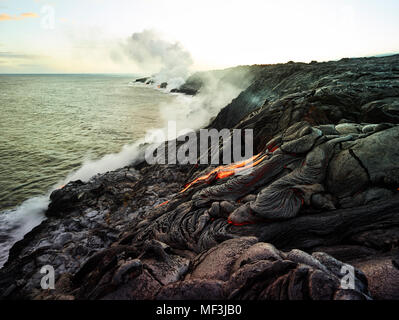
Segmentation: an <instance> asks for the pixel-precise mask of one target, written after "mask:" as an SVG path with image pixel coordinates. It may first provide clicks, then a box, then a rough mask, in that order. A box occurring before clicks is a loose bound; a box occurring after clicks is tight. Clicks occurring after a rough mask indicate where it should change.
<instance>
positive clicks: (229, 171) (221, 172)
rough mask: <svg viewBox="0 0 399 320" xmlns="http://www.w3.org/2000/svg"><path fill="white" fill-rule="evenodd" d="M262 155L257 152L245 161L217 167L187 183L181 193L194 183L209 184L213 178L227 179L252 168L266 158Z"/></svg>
mask: <svg viewBox="0 0 399 320" xmlns="http://www.w3.org/2000/svg"><path fill="white" fill-rule="evenodd" d="M260 155H261V154H257V155H256V156H253V157H252V158H250V159H247V160H244V161H240V162H237V163H233V164H230V165H227V166H220V167H217V168H216V169H214V170H212V171H211V172H209V173H208V174H206V175H204V176H201V177H199V178H197V179H195V180H193V181H191V182H190V183H188V184H186V185H185V187H184V189H183V190H182V191H180V193H183V192H186V191H187V190H188V189H190V188H191V187H192V186H193V185H195V184H197V183H201V182H204V183H208V184H209V183H210V182H212V181H213V180H219V179H225V178H228V177H231V176H233V175H235V174H236V173H237V172H239V171H243V170H246V169H249V168H252V167H254V166H256V165H257V164H258V163H259V162H261V161H262V160H263V159H264V158H265V156H263V157H261V158H259V157H260ZM258 158H259V159H258ZM256 159H258V160H256ZM255 160H256V161H255Z"/></svg>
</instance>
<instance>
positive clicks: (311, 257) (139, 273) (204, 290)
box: [0, 55, 399, 300]
mask: <svg viewBox="0 0 399 320" xmlns="http://www.w3.org/2000/svg"><path fill="white" fill-rule="evenodd" d="M398 62H399V56H397V55H396V56H389V57H382V58H361V59H343V60H340V61H337V62H326V63H320V64H319V63H311V64H301V63H288V64H284V65H283V64H280V65H271V66H256V67H252V68H253V70H255V71H250V72H252V75H251V77H250V81H249V84H248V87H247V88H246V89H245V90H243V91H242V93H241V94H239V95H238V97H237V98H235V99H233V101H232V102H231V103H230V104H228V105H227V106H226V107H225V108H223V109H222V110H221V111H220V112H219V113H218V115H217V116H216V117H215V119H213V120H212V121H211V123H210V124H209V125H208V126H207V127H208V128H216V129H221V128H228V129H232V128H253V129H254V131H255V145H254V148H255V153H259V152H260V153H262V152H263V154H264V155H265V156H266V157H267V161H275V164H274V166H276V167H278V168H281V171H279V172H277V173H276V174H275V175H271V176H268V175H267V174H265V173H263V174H262V179H266V177H268V178H267V179H269V180H268V181H266V180H261V182H257V185H256V188H255V187H254V188H253V189H251V190H248V191H245V193H244V192H242V191H240V192H241V194H240V197H239V199H242V198H244V197H248V198H247V199H246V200H245V201H244V202H237V201H236V200H238V198H237V199H235V200H234V201H232V200H231V199H232V197H231V195H228V194H226V193H222V195H218V196H217V197H216V196H215V195H213V192H215V191H214V190H213V189H211V188H206V186H204V185H198V186H196V188H194V189H193V190H189V191H188V192H187V193H185V194H183V195H179V193H180V192H181V190H182V187H183V186H184V185H185V184H187V182H189V181H192V180H193V179H194V178H196V177H198V176H201V174H203V173H204V172H206V170H209V168H204V167H198V168H195V167H193V166H190V165H185V166H179V165H177V166H176V165H154V166H149V165H147V164H146V163H145V162H140V163H136V164H134V165H127V166H125V167H124V168H121V169H117V170H115V171H111V172H107V173H104V174H101V175H97V176H95V177H94V178H92V179H91V180H89V181H88V182H82V181H74V182H70V183H68V184H67V185H66V186H65V187H63V188H62V189H59V190H55V191H54V192H53V193H52V195H51V197H50V199H51V203H50V206H49V208H48V210H47V211H46V216H47V219H46V220H45V221H44V222H42V223H41V224H40V225H38V226H37V227H35V228H34V229H33V230H32V231H30V232H29V233H27V234H26V235H25V236H24V239H23V240H21V241H19V242H17V243H16V244H15V245H14V246H13V247H12V248H11V250H10V256H9V259H8V261H7V263H6V264H5V266H4V267H3V268H2V269H1V270H0V284H1V288H2V289H1V290H0V296H1V297H2V298H3V299H10V298H13V299H15V298H25V299H26V298H29V299H44V298H46V299H47V298H51V299H100V298H105V299H120V298H122V299H124V298H126V299H155V298H158V299H162V298H163V299H170V298H173V299H179V298H188V299H201V298H207V299H220V298H222V299H227V298H228V299H233V298H238V299H246V298H249V297H256V298H259V299H262V298H268V297H269V298H270V297H274V298H300V297H305V296H306V297H308V298H311V299H315V300H319V299H322V298H328V299H369V298H384V299H390V298H399V292H398V291H397V290H395V286H396V284H397V283H398V280H399V270H398V269H397V267H395V263H394V261H396V260H395V259H396V256H397V252H396V249H395V243H397V241H398V240H399V232H398V230H397V228H396V227H395V226H396V225H397V224H398V223H399V220H398V219H399V216H397V214H395V208H396V207H397V205H398V193H397V189H396V188H397V187H398V186H399V184H396V183H398V181H399V180H398V179H399V171H397V165H396V166H395V163H399V162H396V160H398V159H397V157H398V154H397V152H396V151H395V150H394V147H392V144H393V142H395V141H398V140H396V139H397V137H398V132H399V130H398V129H399V127H398V124H399V115H398V114H397V112H398V111H397V106H398V104H397V103H398V100H397V99H398V98H397V97H399V69H398V68H397V65H398ZM232 69H234V68H232ZM233 74H234V72H233ZM238 74H240V72H238ZM229 76H231V73H229V71H227V75H225V76H222V77H220V80H219V81H222V82H223V79H224V77H229ZM241 79H242V78H240V77H239V76H237V80H235V81H241ZM233 82H234V81H233ZM370 124H372V125H371V126H370ZM299 129H301V130H302V129H303V130H302V131H303V135H302V136H301V135H300V134H299V133H298V132H299V131H301V130H299ZM319 131H320V132H321V136H322V137H324V138H323V139H324V140H323V139H321V140H317V139H319V136H320V134H319V135H317V139H316V138H313V133H314V132H319ZM348 135H350V136H351V140H345V139H346V138H347V136H348ZM305 137H306V139H305ZM344 138H345V139H344ZM334 139H340V140H339V141H337V142H336V144H337V145H338V146H339V149H331V150H330V149H328V150H329V151H328V152H331V154H329V157H328V166H327V169H326V170H327V171H326V172H325V175H324V176H323V177H322V178H323V179H322V178H319V177H317V179H319V180H317V179H316V178H315V181H314V182H312V183H308V184H309V186H310V185H311V186H313V185H315V184H319V185H322V186H323V192H314V191H312V192H313V193H312V192H311V193H309V192H310V191H309V190H310V189H312V188H314V187H312V188H310V187H308V188H303V190H302V189H301V192H302V193H303V196H302V197H303V201H304V202H305V205H303V204H302V206H301V208H300V211H298V212H295V214H297V216H296V215H295V216H292V215H291V216H289V217H288V218H289V219H282V218H281V217H278V216H277V215H278V214H277V213H278V210H276V208H274V209H273V210H274V211H273V214H274V215H275V216H273V215H272V216H266V215H265V216H262V214H264V212H266V211H267V210H266V209H264V208H262V209H258V210H259V212H261V213H262V214H260V215H259V216H258V217H257V219H255V220H254V221H250V222H251V224H250V225H244V226H242V225H239V224H240V223H241V220H240V219H244V218H246V217H247V216H246V215H247V212H246V211H245V210H247V208H248V207H249V206H251V208H252V210H256V209H257V206H260V205H259V204H258V203H256V202H254V197H255V198H259V197H260V195H261V194H262V193H261V192H263V191H261V190H260V189H262V188H263V187H267V186H268V185H270V183H271V182H276V183H278V180H279V179H284V177H286V176H288V175H289V174H292V173H295V172H298V170H299V168H300V163H301V162H302V161H304V160H306V159H307V156H308V155H311V154H312V152H313V151H314V148H315V145H317V144H319V145H320V146H324V145H326V146H327V145H328V144H327V142H328V141H332V140H334ZM316 141H318V142H317V143H316ZM272 142H273V144H276V145H277V146H278V150H277V151H273V152H272V150H271V149H273V148H274V147H275V145H273V146H272V147H271V144H272ZM390 145H391V146H390ZM269 147H270V148H269ZM268 148H269V149H268ZM337 148H338V147H337ZM323 150H324V149H323ZM326 150H327V149H325V150H324V152H327V151H326ZM378 153H379V154H381V153H383V154H384V155H385V158H384V159H381V160H379V161H377V160H376V154H377V155H378ZM377 158H378V157H377ZM273 159H274V160H273ZM320 161H321V160H320ZM323 161H324V160H323ZM273 163H274V162H273ZM262 165H265V166H267V165H268V163H262ZM285 166H286V167H287V168H288V169H287V168H285ZM305 167H306V166H305ZM283 169H285V170H283ZM202 170H204V171H203V172H202ZM263 177H265V178H263ZM307 177H308V176H307ZM229 179H230V178H229ZM229 179H228V180H226V181H230V180H229ZM231 179H235V178H234V177H232V178H231ZM297 179H299V178H297ZM348 180H349V181H350V182H351V183H350V184H348V183H347V181H348ZM211 183H212V182H211ZM220 185H222V184H220ZM312 190H313V189H312ZM266 191H267V190H266ZM266 191H265V192H263V193H264V194H266V195H267V192H266ZM278 191H279V192H280V190H278ZM327 191H328V192H327ZM201 192H202V195H204V194H205V195H206V199H208V200H207V201H203V202H200V201H199V200H198V198H197V197H196V196H197V195H198V193H201ZM237 192H238V191H237ZM308 193H309V194H308ZM305 195H306V196H305ZM313 195H318V196H317V197H313ZM358 195H359V196H358ZM279 196H280V195H279ZM286 196H287V195H286V194H285V193H283V192H282V191H281V197H286ZM330 196H331V197H330ZM287 197H288V196H287ZM291 197H295V195H294V196H292V195H291V194H290V195H289V199H291ZM284 199H285V198H284ZM287 199H288V198H287ZM266 200H267V198H265V199H264V200H263V202H267V201H266ZM165 201H169V203H168V204H167V205H166V206H162V207H159V205H160V204H162V203H164V202H165ZM287 201H288V200H287ZM262 205H263V206H265V205H264V204H263V203H262ZM290 206H291V204H290V205H287V207H290ZM332 206H333V207H332ZM332 208H333V209H332ZM283 209H284V210H283V211H282V215H283V216H282V217H283V218H284V217H285V216H284V215H286V214H287V210H286V208H283ZM290 214H291V213H290ZM337 217H344V218H342V219H339V218H337ZM377 217H378V218H377ZM212 219H213V220H212ZM231 219H233V222H234V221H235V220H234V219H237V223H236V225H234V223H229V222H231V221H232V220H231ZM264 219H266V221H264ZM312 228H313V231H314V232H311V231H312ZM309 230H310V231H309ZM320 252H322V253H320ZM243 261H246V262H245V263H244V262H243ZM43 264H51V265H54V267H55V270H56V274H57V279H56V280H57V286H56V291H55V292H50V293H49V292H43V291H42V290H41V289H40V278H41V274H40V273H39V272H38V270H37V269H38V267H39V266H41V265H43ZM344 264H351V265H353V266H354V267H355V268H356V271H355V282H356V288H355V289H353V290H350V291H343V290H341V289H340V287H339V279H340V278H339V272H340V268H341V267H342V266H343V265H344ZM381 267H384V268H385V269H387V270H389V274H390V275H389V277H386V275H384V274H383V273H381V271H379V270H380V269H381ZM262 275H263V277H262ZM266 275H267V276H266ZM253 277H255V278H256V279H261V282H262V283H263V285H264V287H263V288H262V290H260V289H259V288H257V287H256V286H251V285H249V284H250V283H251V281H252V280H253ZM281 279H283V280H281ZM292 279H296V280H295V281H297V282H298V281H299V283H300V285H301V288H302V289H301V290H299V289H298V290H296V291H295V290H294V289H292V288H291V287H290V285H289V284H291V282H290V281H291V280H292ZM292 281H293V280H292ZM377 283H379V285H377ZM265 288H267V290H265ZM290 288H291V289H290ZM396 288H397V286H396ZM277 296H278V297H277Z"/></svg>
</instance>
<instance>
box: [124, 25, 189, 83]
mask: <svg viewBox="0 0 399 320" xmlns="http://www.w3.org/2000/svg"><path fill="white" fill-rule="evenodd" d="M122 48H123V52H124V54H125V55H126V56H127V57H128V58H129V59H130V60H131V61H132V62H134V64H135V65H136V66H137V67H138V68H140V69H141V70H142V72H151V73H156V74H155V76H154V81H155V82H156V83H157V84H159V83H162V82H168V84H169V85H171V86H173V87H174V88H176V87H178V86H180V85H182V84H183V83H184V81H185V79H186V78H187V77H188V76H189V74H190V67H191V66H192V64H193V59H192V57H191V54H190V53H189V52H188V51H186V50H185V49H184V48H183V47H182V46H181V44H180V43H178V42H169V41H167V40H165V39H164V38H163V37H162V35H161V34H159V33H158V32H156V31H154V30H144V31H142V32H136V33H133V34H132V36H131V37H130V38H128V39H127V40H126V41H125V42H124V43H123V44H122Z"/></svg>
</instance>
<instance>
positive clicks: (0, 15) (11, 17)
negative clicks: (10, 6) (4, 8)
mask: <svg viewBox="0 0 399 320" xmlns="http://www.w3.org/2000/svg"><path fill="white" fill-rule="evenodd" d="M38 17H39V16H38V15H37V14H36V13H34V12H25V13H21V14H20V15H19V16H14V15H9V14H7V13H0V21H10V20H22V19H27V18H38Z"/></svg>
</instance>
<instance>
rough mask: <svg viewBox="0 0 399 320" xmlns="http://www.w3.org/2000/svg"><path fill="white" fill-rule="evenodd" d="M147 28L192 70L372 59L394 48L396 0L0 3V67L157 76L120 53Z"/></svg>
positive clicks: (398, 41)
mask: <svg viewBox="0 0 399 320" xmlns="http://www.w3.org/2000/svg"><path fill="white" fill-rule="evenodd" d="M148 30H150V31H151V34H156V35H157V37H160V38H162V39H163V40H162V41H165V43H170V44H176V43H177V44H178V46H179V48H181V49H182V50H184V51H185V52H188V53H189V54H190V55H191V57H192V65H191V66H190V68H191V69H193V70H206V69H215V68H225V67H230V66H235V65H245V64H269V63H279V62H287V61H301V62H310V61H312V60H317V61H327V60H336V59H340V58H343V57H360V56H371V55H377V54H386V53H394V52H399V36H398V35H399V1H397V0H384V1H380V0H345V1H343V0H335V1H330V0H302V1H293V0H279V1H269V0H240V1H238V0H201V1H193V0H112V1H111V0H49V1H47V0H0V73H143V74H145V73H146V72H157V70H156V69H157V68H161V67H162V66H160V65H159V64H156V63H154V64H151V63H145V66H144V64H141V63H140V61H137V59H136V60H135V59H132V57H131V55H130V56H129V54H127V50H126V43H127V41H128V39H129V37H131V36H132V34H135V33H138V34H140V33H141V32H143V31H148ZM148 34H149V33H148ZM136 49H137V47H136V48H135V49H134V48H133V49H131V50H136ZM130 54H131V52H130ZM158 71H159V70H158Z"/></svg>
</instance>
